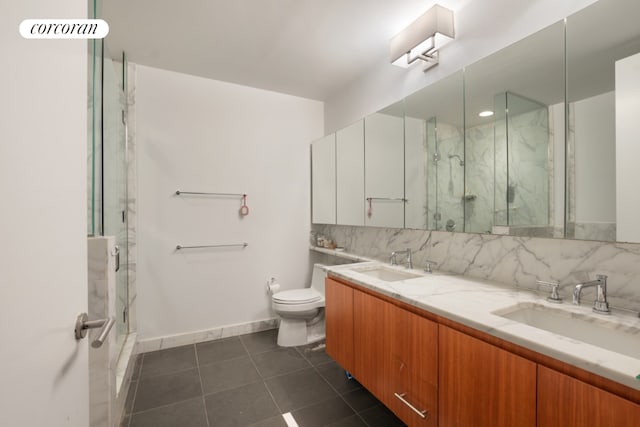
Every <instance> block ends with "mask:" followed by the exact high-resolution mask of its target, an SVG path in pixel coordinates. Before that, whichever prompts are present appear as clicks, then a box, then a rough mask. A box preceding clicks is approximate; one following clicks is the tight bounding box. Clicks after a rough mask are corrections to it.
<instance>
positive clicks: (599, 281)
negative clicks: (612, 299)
mask: <svg viewBox="0 0 640 427" xmlns="http://www.w3.org/2000/svg"><path fill="white" fill-rule="evenodd" d="M592 286H597V292H598V295H597V297H596V301H595V302H594V303H593V311H595V312H596V313H600V314H611V310H609V303H608V302H607V276H605V275H604V274H597V275H596V280H591V281H589V282H584V283H578V284H577V285H576V287H575V288H574V289H573V303H574V304H575V305H579V304H580V294H581V293H582V290H583V289H584V288H590V287H592Z"/></svg>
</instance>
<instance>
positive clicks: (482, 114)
mask: <svg viewBox="0 0 640 427" xmlns="http://www.w3.org/2000/svg"><path fill="white" fill-rule="evenodd" d="M478 116H480V117H491V116H493V111H489V110H487V111H482V112H481V113H479V114H478Z"/></svg>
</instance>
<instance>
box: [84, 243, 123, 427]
mask: <svg viewBox="0 0 640 427" xmlns="http://www.w3.org/2000/svg"><path fill="white" fill-rule="evenodd" d="M87 245H88V249H87V257H88V258H87V261H88V273H87V284H88V301H87V302H88V306H87V314H88V316H89V319H90V320H96V319H106V318H108V317H113V316H114V315H115V293H116V289H115V288H116V279H115V260H114V257H113V256H112V255H111V253H112V250H113V248H114V247H115V238H114V237H113V236H107V237H90V238H89V239H88V241H87ZM98 334H99V329H94V330H90V331H89V332H88V334H87V337H86V338H85V339H86V340H94V339H95V338H96V337H97V335H98ZM116 347H117V346H116V331H115V327H114V328H112V330H111V332H110V333H109V336H108V338H107V339H106V340H105V342H104V344H103V345H102V346H101V347H100V348H92V347H90V349H89V406H90V408H89V415H90V419H91V426H92V427H111V425H112V424H113V423H112V422H111V421H112V411H111V408H112V404H113V402H114V401H115V395H116V390H115V389H116V384H115V364H116V360H115V359H116V358H117V348H116Z"/></svg>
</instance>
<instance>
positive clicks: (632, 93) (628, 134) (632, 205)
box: [615, 53, 640, 242]
mask: <svg viewBox="0 0 640 427" xmlns="http://www.w3.org/2000/svg"><path fill="white" fill-rule="evenodd" d="M638 76H640V53H639V54H636V55H633V56H630V57H628V58H625V59H622V60H620V61H617V62H616V99H615V103H616V104H615V105H616V179H617V182H616V190H617V198H616V201H617V219H616V222H617V236H616V240H617V241H621V242H640V226H639V225H638V212H639V211H640V197H638V194H639V193H638V168H639V167H638V159H640V144H639V143H638V111H640V77H638Z"/></svg>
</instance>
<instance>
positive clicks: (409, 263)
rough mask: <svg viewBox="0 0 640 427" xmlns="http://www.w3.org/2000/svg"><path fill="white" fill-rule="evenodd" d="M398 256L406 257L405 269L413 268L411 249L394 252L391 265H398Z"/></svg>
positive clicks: (390, 258) (390, 259)
mask: <svg viewBox="0 0 640 427" xmlns="http://www.w3.org/2000/svg"><path fill="white" fill-rule="evenodd" d="M398 255H405V256H406V258H405V267H407V268H413V261H412V260H411V248H407V249H405V250H404V251H393V252H391V256H390V257H389V261H390V262H391V265H398Z"/></svg>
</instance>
